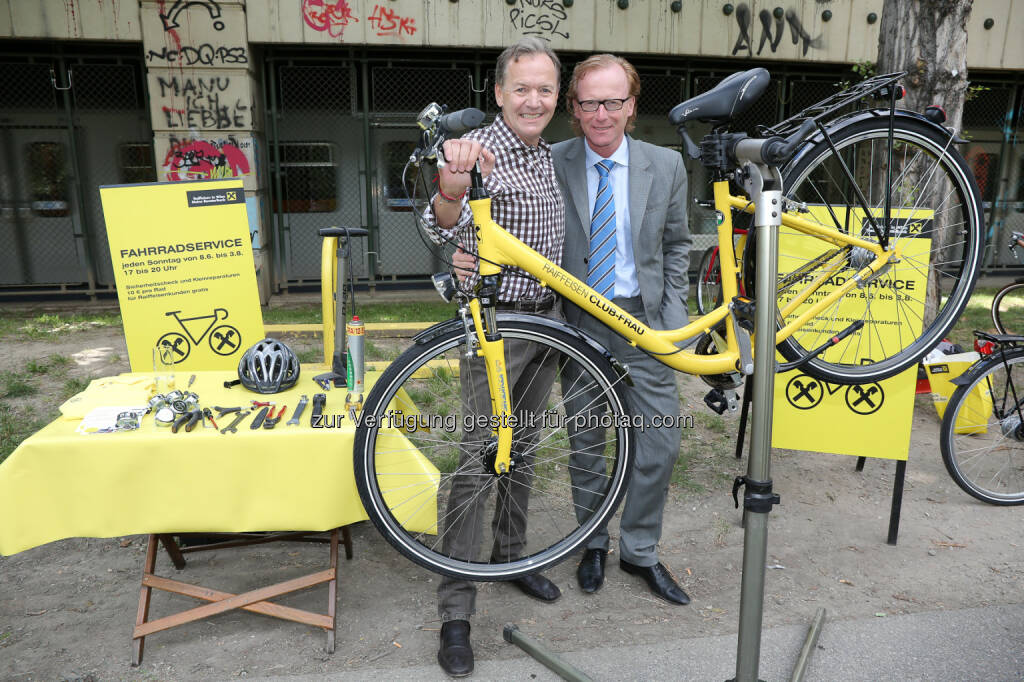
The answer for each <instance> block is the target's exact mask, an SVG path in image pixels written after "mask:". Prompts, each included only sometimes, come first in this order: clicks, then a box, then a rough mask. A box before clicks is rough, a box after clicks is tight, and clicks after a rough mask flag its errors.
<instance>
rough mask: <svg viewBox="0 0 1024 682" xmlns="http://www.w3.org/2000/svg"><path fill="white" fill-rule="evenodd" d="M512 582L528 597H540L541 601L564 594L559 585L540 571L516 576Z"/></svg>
mask: <svg viewBox="0 0 1024 682" xmlns="http://www.w3.org/2000/svg"><path fill="white" fill-rule="evenodd" d="M512 584H513V585H515V586H516V587H518V588H519V589H520V590H522V591H523V594H525V595H527V596H528V597H533V598H534V599H540V600H541V601H555V600H556V599H558V598H559V597H561V596H562V591H561V590H559V589H558V585H556V584H554V583H553V582H551V581H550V580H548V579H547V578H545V577H544V576H542V575H541V574H540V573H534V574H533V575H524V576H523V577H522V578H516V579H515V580H513V581H512Z"/></svg>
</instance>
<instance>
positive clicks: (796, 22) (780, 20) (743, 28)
mask: <svg viewBox="0 0 1024 682" xmlns="http://www.w3.org/2000/svg"><path fill="white" fill-rule="evenodd" d="M757 18H758V19H759V20H760V22H761V41H760V42H759V43H758V46H757V54H761V52H762V51H763V50H764V48H765V46H767V47H768V48H769V49H770V50H771V51H772V53H774V52H775V51H776V50H777V49H778V47H779V43H781V42H782V38H783V35H784V34H785V29H786V24H788V25H789V31H790V37H791V39H792V41H793V44H794V45H797V44H802V52H801V54H802V55H803V56H805V57H806V56H807V51H808V50H809V49H810V48H812V47H813V48H814V49H816V50H817V49H820V48H821V47H823V43H822V39H821V36H818V37H817V38H812V37H811V35H810V34H809V33H807V30H806V29H805V28H804V25H803V22H802V21H801V20H800V17H799V15H797V13H796V10H793V9H788V10H786V11H785V12H783V11H782V8H781V7H776V8H775V10H773V11H768V10H767V9H762V10H761V11H760V12H758V14H757ZM736 25H737V26H738V27H739V29H740V35H739V37H738V38H737V39H736V44H735V45H734V46H733V48H732V53H733V54H734V55H735V54H736V53H738V52H740V51H741V50H746V51H747V56H749V57H753V56H754V41H753V38H752V37H751V32H752V30H753V23H752V22H751V16H750V7H748V6H747V4H746V3H745V2H741V3H740V4H739V5H737V6H736Z"/></svg>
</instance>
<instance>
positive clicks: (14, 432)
mask: <svg viewBox="0 0 1024 682" xmlns="http://www.w3.org/2000/svg"><path fill="white" fill-rule="evenodd" d="M53 412H54V413H55V414H56V412H57V410H56V409H54V410H53ZM51 418H52V415H51V416H49V417H47V418H43V419H31V418H29V417H28V416H27V415H24V414H20V413H18V412H17V411H16V410H15V409H14V408H12V407H11V406H10V405H6V404H4V403H0V462H3V461H4V460H5V459H7V457H8V455H10V454H11V453H12V452H14V450H15V449H16V448H17V447H18V446H19V445H21V441H23V440H25V439H26V438H28V437H29V436H31V435H32V434H33V433H35V432H36V431H38V430H39V429H41V428H43V427H44V426H46V424H47V423H48V422H49V421H50V419H51Z"/></svg>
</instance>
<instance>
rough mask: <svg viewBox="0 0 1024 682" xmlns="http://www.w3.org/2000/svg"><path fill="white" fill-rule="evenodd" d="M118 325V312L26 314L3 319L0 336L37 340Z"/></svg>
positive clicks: (119, 320)
mask: <svg viewBox="0 0 1024 682" xmlns="http://www.w3.org/2000/svg"><path fill="white" fill-rule="evenodd" d="M120 326H121V315H120V314H119V313H109V312H97V313H71V314H63V313H60V314H58V313H44V314H41V315H32V314H28V315H22V316H14V317H12V318H9V319H6V320H4V322H3V323H2V324H0V336H14V337H19V336H20V337H24V338H29V339H37V340H38V339H49V338H52V337H54V336H57V335H63V334H67V333H70V332H78V331H85V330H87V329H96V328H98V327H120Z"/></svg>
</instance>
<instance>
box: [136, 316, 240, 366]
mask: <svg viewBox="0 0 1024 682" xmlns="http://www.w3.org/2000/svg"><path fill="white" fill-rule="evenodd" d="M179 313H181V311H180V310H172V311H170V312H168V313H164V314H165V315H166V316H168V317H173V318H174V320H175V321H176V322H177V323H178V326H179V327H181V332H179V331H171V332H167V333H166V334H164V335H163V336H161V337H160V338H159V340H157V342H156V345H157V346H158V347H160V348H161V349H163V354H164V355H165V356H166V357H167V358H168V359H169V360H170V361H171V362H172V363H175V364H176V363H179V362H184V361H185V359H186V358H188V356H189V354H190V353H191V352H192V346H198V345H199V344H200V343H202V342H203V339H206V340H207V344H208V345H209V346H210V350H212V351H213V352H214V353H216V354H217V355H231V354H232V353H234V352H235V351H237V350H238V349H239V348H241V346H242V335H241V334H240V333H239V332H238V329H236V328H235V327H233V326H232V325H230V324H218V322H220V321H221V320H226V319H228V311H227V310H225V309H224V308H214V310H213V312H212V313H211V314H209V315H197V316H196V317H181V316H180V315H179ZM182 332H184V333H182ZM190 342H191V343H190Z"/></svg>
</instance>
